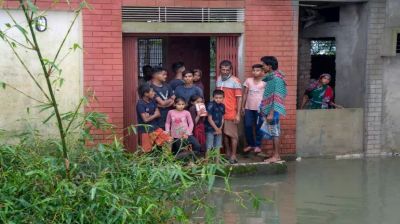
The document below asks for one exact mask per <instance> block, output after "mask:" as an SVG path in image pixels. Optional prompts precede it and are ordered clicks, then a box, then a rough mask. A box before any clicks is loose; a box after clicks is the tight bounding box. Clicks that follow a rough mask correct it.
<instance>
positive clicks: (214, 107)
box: [206, 89, 225, 151]
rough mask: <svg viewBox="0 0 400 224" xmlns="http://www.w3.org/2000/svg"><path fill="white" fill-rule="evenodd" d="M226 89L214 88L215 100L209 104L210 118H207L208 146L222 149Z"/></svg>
mask: <svg viewBox="0 0 400 224" xmlns="http://www.w3.org/2000/svg"><path fill="white" fill-rule="evenodd" d="M223 101H224V91H222V90H218V89H216V90H214V92H213V101H211V102H210V103H209V104H208V105H207V112H208V119H207V120H206V146H207V151H209V150H211V149H216V150H218V151H219V150H220V148H221V147H222V126H223V125H224V114H225V105H224V104H223Z"/></svg>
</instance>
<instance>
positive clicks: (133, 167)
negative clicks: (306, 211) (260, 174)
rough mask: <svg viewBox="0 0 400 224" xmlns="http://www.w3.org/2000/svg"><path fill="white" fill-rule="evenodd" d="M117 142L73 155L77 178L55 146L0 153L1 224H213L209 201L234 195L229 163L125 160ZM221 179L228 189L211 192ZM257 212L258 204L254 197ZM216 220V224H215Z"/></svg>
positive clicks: (161, 156)
mask: <svg viewBox="0 0 400 224" xmlns="http://www.w3.org/2000/svg"><path fill="white" fill-rule="evenodd" d="M120 146H121V145H120V144H119V143H118V141H116V142H114V143H112V144H110V145H103V144H100V145H98V147H97V148H94V149H87V148H82V145H77V147H76V148H71V151H70V157H71V159H72V160H74V161H76V162H75V163H74V164H73V165H72V166H71V171H70V175H71V178H70V180H69V179H65V178H63V166H62V165H61V163H60V160H61V158H59V157H58V156H57V153H55V150H52V149H56V148H57V145H55V144H54V143H53V142H51V141H47V142H40V144H35V145H34V146H33V147H32V146H31V145H29V144H25V145H18V146H9V145H3V146H0V183H2V184H1V185H0V222H1V223H189V222H190V220H191V218H192V217H193V216H196V217H199V216H200V217H203V218H201V220H202V221H206V222H207V220H208V222H207V223H215V222H214V221H215V220H214V219H213V218H212V217H213V213H212V211H213V210H214V209H213V208H212V207H211V206H210V205H208V204H207V197H208V195H209V193H210V192H212V191H216V190H217V191H224V192H229V193H232V194H233V195H234V196H235V197H237V198H238V200H239V201H243V200H248V198H246V197H244V194H246V195H247V194H248V192H246V193H244V192H243V193H240V192H239V193H238V192H232V191H231V189H230V187H229V184H228V177H222V176H216V175H215V173H216V172H217V171H218V172H219V173H221V174H223V173H224V170H223V164H212V163H205V162H204V161H201V160H199V161H197V162H194V163H190V164H186V163H182V162H179V161H176V160H175V158H174V157H173V156H172V155H171V154H170V153H168V152H166V151H163V150H160V151H154V152H153V153H152V154H145V155H139V154H131V153H125V152H124V151H123V149H122V148H121V147H120ZM216 178H217V179H218V178H221V180H224V181H225V183H226V185H225V187H222V188H221V187H220V188H213V185H214V182H215V180H216ZM252 199H253V201H254V202H255V205H258V203H259V200H258V199H257V198H255V197H252ZM211 220H214V221H211Z"/></svg>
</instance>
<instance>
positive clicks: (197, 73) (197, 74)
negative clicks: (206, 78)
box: [193, 68, 204, 91]
mask: <svg viewBox="0 0 400 224" xmlns="http://www.w3.org/2000/svg"><path fill="white" fill-rule="evenodd" d="M202 75H203V72H202V71H201V70H200V69H198V68H196V69H193V84H194V85H195V86H197V87H199V88H200V89H201V90H202V91H204V85H203V82H201V76H202Z"/></svg>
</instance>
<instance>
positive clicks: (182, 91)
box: [175, 70, 203, 105]
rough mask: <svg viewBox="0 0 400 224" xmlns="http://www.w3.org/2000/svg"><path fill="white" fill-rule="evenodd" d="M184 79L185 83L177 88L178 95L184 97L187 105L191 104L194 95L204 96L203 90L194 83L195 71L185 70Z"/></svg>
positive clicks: (176, 93)
mask: <svg viewBox="0 0 400 224" xmlns="http://www.w3.org/2000/svg"><path fill="white" fill-rule="evenodd" d="M183 81H184V82H185V84H184V85H182V86H178V87H176V89H175V95H176V97H182V98H184V99H185V101H186V105H189V101H190V98H191V97H192V96H195V95H197V96H201V97H203V91H202V90H201V89H200V88H199V87H197V86H195V85H193V71H191V70H185V71H184V72H183Z"/></svg>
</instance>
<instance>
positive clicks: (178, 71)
mask: <svg viewBox="0 0 400 224" xmlns="http://www.w3.org/2000/svg"><path fill="white" fill-rule="evenodd" d="M185 70H186V68H185V64H184V63H183V62H175V63H174V64H172V71H173V72H174V75H175V77H174V79H173V80H171V81H170V82H169V85H170V86H171V88H172V91H175V89H176V87H178V86H181V85H183V84H185V83H184V82H183V80H182V73H183V71H185Z"/></svg>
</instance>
